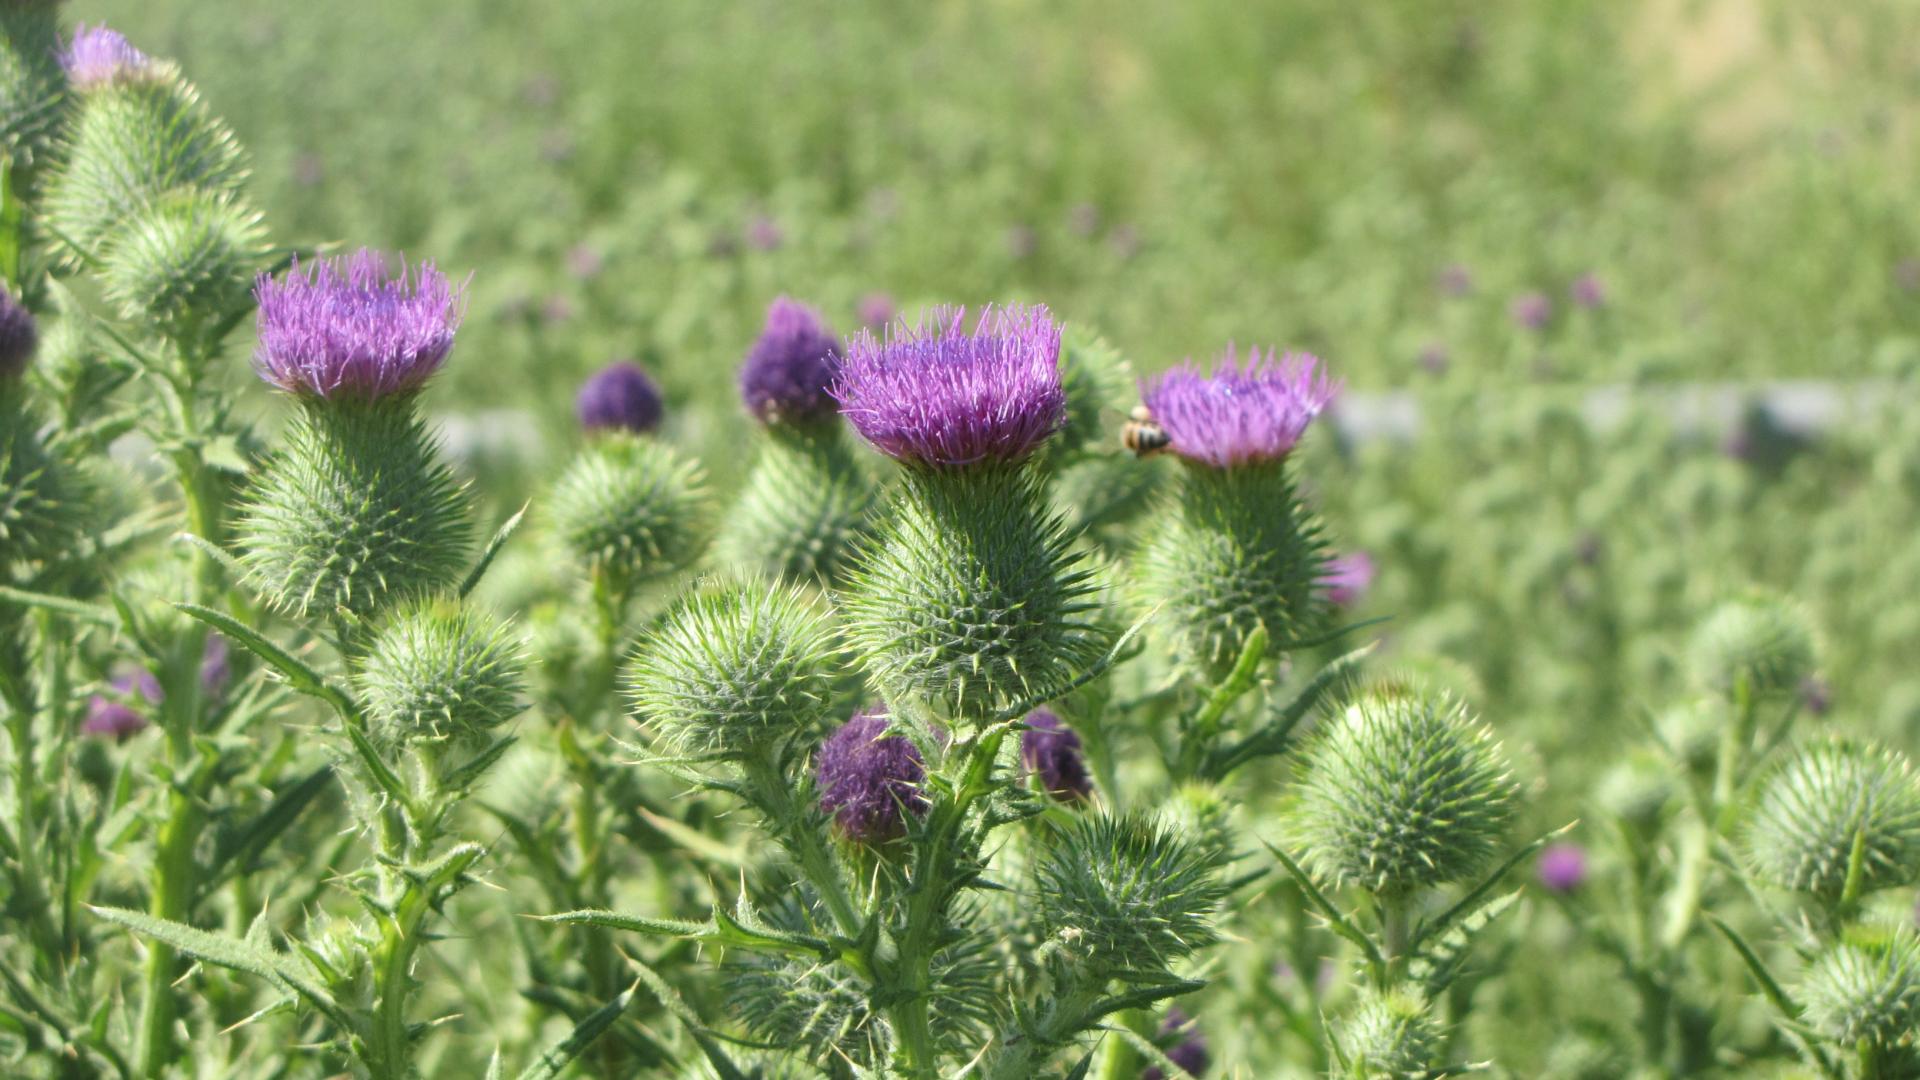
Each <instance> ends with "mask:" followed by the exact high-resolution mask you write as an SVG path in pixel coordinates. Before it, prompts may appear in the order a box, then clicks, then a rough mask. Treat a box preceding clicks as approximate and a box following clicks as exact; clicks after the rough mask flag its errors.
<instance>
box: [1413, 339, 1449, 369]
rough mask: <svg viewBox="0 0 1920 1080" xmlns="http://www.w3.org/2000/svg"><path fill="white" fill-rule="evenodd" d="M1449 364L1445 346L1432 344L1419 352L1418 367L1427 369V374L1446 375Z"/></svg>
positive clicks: (1436, 343)
mask: <svg viewBox="0 0 1920 1080" xmlns="http://www.w3.org/2000/svg"><path fill="white" fill-rule="evenodd" d="M1450 363H1451V358H1450V357H1448V355H1447V347H1446V346H1445V345H1441V344H1439V343H1438V342H1433V343H1430V344H1428V345H1426V346H1425V347H1423V348H1422V349H1421V350H1420V366H1421V367H1423V368H1425V369H1427V372H1428V373H1429V374H1432V375H1444V374H1446V370H1447V367H1448V366H1449V364H1450Z"/></svg>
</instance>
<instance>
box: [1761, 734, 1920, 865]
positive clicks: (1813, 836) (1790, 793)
mask: <svg viewBox="0 0 1920 1080" xmlns="http://www.w3.org/2000/svg"><path fill="white" fill-rule="evenodd" d="M1856 843H1857V844H1858V845H1859V848H1860V866H1859V873H1860V878H1859V883H1858V888H1859V891H1860V892H1861V893H1867V892H1872V891H1874V890H1876V889H1884V888H1890V887H1893V886H1899V885H1907V884H1911V883H1913V882H1914V881H1915V880H1920V781H1916V779H1915V777H1914V773H1913V767H1912V766H1911V765H1910V764H1909V763H1908V761H1907V759H1906V758H1905V757H1904V756H1902V755H1900V754H1898V753H1895V752H1894V751H1891V750H1885V749H1877V748H1874V747H1871V746H1869V745H1867V744H1865V743H1860V742H1855V741H1853V740H1850V739H1838V738H1836V739H1825V740H1821V741H1819V742H1816V743H1814V744H1813V745H1812V746H1809V747H1807V748H1806V749H1804V750H1802V751H1800V752H1799V753H1798V754H1796V755H1794V756H1793V757H1792V758H1790V759H1788V760H1787V761H1786V762H1785V763H1783V764H1782V765H1781V766H1779V767H1778V768H1776V769H1775V770H1774V772H1773V774H1772V775H1771V776H1770V777H1768V778H1767V780H1766V781H1765V783H1764V784H1763V785H1762V787H1761V789H1760V793H1759V797H1758V799H1757V800H1756V801H1755V803H1754V806H1753V812H1752V816H1751V817H1750V818H1749V820H1748V822H1747V830H1746V846H1747V853H1748V857H1749V858H1750V859H1751V861H1752V863H1753V866H1754V869H1755V870H1756V871H1757V872H1758V874H1759V876H1760V877H1761V878H1763V879H1765V880H1767V881H1770V882H1772V883H1773V884H1775V885H1779V886H1781V887H1783V888H1788V889H1792V890H1795V891H1796V892H1804V893H1811V894H1813V895H1814V896H1815V897H1818V898H1820V899H1821V900H1823V901H1826V902H1829V903H1831V902H1834V901H1837V900H1839V899H1840V898H1841V897H1842V896H1843V895H1845V893H1846V891H1847V878H1848V874H1849V871H1850V868H1851V865H1852V860H1853V854H1854V847H1855V844H1856Z"/></svg>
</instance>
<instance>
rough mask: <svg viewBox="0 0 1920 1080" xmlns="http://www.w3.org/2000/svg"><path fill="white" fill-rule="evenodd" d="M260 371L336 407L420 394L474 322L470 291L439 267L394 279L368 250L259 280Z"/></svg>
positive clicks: (384, 262)
mask: <svg viewBox="0 0 1920 1080" xmlns="http://www.w3.org/2000/svg"><path fill="white" fill-rule="evenodd" d="M254 297H255V299H257V300H258V301H259V305H260V314H259V327H260V344H259V346H258V348H256V349H255V350H254V367H255V368H256V369H257V370H258V371H259V372H260V377H261V378H263V379H265V380H266V381H268V382H270V383H272V384H273V385H275V386H278V387H279V388H281V389H282V390H286V391H288V392H290V393H294V394H299V395H301V396H303V397H316V398H325V399H328V400H333V399H340V398H353V399H359V400H373V399H377V398H382V397H387V396H390V395H394V394H406V393H412V392H413V391H415V390H418V389H419V388H420V386H421V384H423V383H425V382H426V381H427V379H428V378H429V377H430V376H432V375H433V373H434V372H436V371H438V370H440V365H441V364H442V363H444V362H445V361H446V359H447V354H448V353H449V352H451V351H452V350H453V336H454V331H455V330H457V329H458V328H459V326H460V318H461V316H462V315H463V314H464V313H465V303H464V299H465V298H464V296H463V290H462V289H459V288H456V287H454V286H453V285H452V284H451V283H449V282H448V281H447V278H446V275H444V274H442V273H441V272H440V271H439V270H437V269H435V268H434V265H433V264H432V263H430V262H428V263H422V264H420V266H419V267H418V268H416V269H415V270H414V271H413V272H411V273H409V272H408V270H407V268H406V267H405V266H404V265H402V266H401V268H400V271H399V273H398V274H390V273H389V271H388V268H387V260H386V257H385V256H383V255H381V254H380V253H379V252H377V251H372V250H370V249H366V248H362V249H361V250H360V251H359V252H358V253H356V254H354V255H353V256H351V257H349V258H344V259H321V260H319V261H317V262H313V263H309V264H307V266H306V267H304V268H302V267H301V266H300V265H299V263H298V262H297V261H296V262H295V264H294V266H293V269H291V270H289V271H288V272H287V276H286V277H285V278H284V279H282V280H280V281H275V280H274V279H273V278H271V277H268V276H267V275H265V274H262V275H260V278H259V280H258V282H257V283H256V284H255V286H254Z"/></svg>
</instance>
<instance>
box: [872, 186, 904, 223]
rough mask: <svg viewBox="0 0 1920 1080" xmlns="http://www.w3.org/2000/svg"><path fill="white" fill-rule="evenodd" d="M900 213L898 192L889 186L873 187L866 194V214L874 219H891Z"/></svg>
mask: <svg viewBox="0 0 1920 1080" xmlns="http://www.w3.org/2000/svg"><path fill="white" fill-rule="evenodd" d="M899 213H900V193H899V192H898V191H895V190H894V189H892V188H890V187H881V188H874V189H873V190H872V191H871V192H869V193H868V194H867V216H869V217H871V218H873V219H874V220H875V221H892V220H893V219H894V218H895V217H897V216H898V215H899Z"/></svg>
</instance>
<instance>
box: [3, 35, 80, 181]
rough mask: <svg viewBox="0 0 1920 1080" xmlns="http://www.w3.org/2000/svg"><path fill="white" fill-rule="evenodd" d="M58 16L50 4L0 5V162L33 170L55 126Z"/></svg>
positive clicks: (59, 93) (59, 86)
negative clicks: (4, 159) (10, 162)
mask: <svg viewBox="0 0 1920 1080" xmlns="http://www.w3.org/2000/svg"><path fill="white" fill-rule="evenodd" d="M59 42H60V10H59V6H58V5H57V4H55V3H53V2H52V0H41V2H34V3H18V2H15V3H6V4H0V158H10V159H12V160H13V161H14V162H16V163H18V164H20V165H33V164H34V163H35V162H37V161H38V160H39V159H40V158H41V157H42V156H43V155H44V154H45V153H46V150H47V145H48V143H49V142H50V141H51V140H52V138H53V133H54V130H55V129H56V128H57V127H58V126H59V123H60V103H61V101H62V98H63V96H64V95H63V91H64V86H63V83H64V82H65V78H64V75H63V73H62V71H61V68H60V56H59V51H60V50H59Z"/></svg>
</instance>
